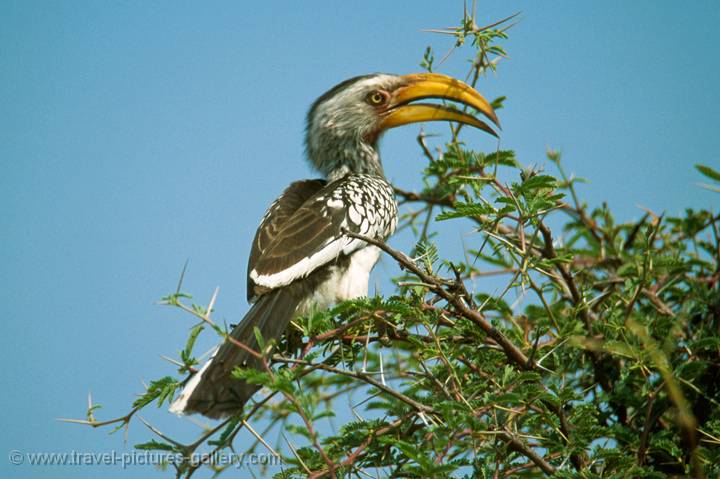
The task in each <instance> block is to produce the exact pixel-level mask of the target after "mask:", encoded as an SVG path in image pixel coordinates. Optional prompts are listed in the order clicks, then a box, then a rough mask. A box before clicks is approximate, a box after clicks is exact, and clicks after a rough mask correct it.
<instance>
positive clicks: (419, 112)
mask: <svg viewBox="0 0 720 479" xmlns="http://www.w3.org/2000/svg"><path fill="white" fill-rule="evenodd" d="M402 78H403V79H404V80H405V83H404V84H403V85H402V86H400V87H399V88H397V89H395V91H394V92H393V93H392V96H391V98H390V103H389V107H388V110H387V111H386V113H385V114H384V118H383V119H382V121H381V123H380V128H381V129H383V130H387V129H389V128H395V127H396V126H401V125H407V124H410V123H418V122H422V121H456V122H458V123H464V124H466V125H470V126H474V127H476V128H479V129H481V130H483V131H486V132H488V133H490V134H491V135H493V136H495V137H497V136H498V135H497V133H496V132H495V130H493V129H492V128H491V127H490V125H488V124H487V123H485V122H484V121H482V120H479V119H478V118H476V117H474V116H472V115H469V114H468V113H465V112H462V111H460V110H455V109H453V108H450V107H447V106H444V105H436V104H433V103H414V104H410V102H413V101H416V100H422V99H424V98H441V99H444V100H452V101H456V102H459V103H462V104H464V105H467V106H470V107H472V108H474V109H475V110H477V111H479V112H480V113H482V114H483V115H485V116H486V117H487V118H488V119H489V120H490V121H491V122H492V123H494V124H495V125H496V126H497V127H498V128H499V127H500V123H499V121H498V119H497V116H496V115H495V111H494V110H493V108H492V107H491V106H490V103H488V101H487V100H486V99H485V98H483V96H482V95H480V93H478V92H477V91H476V90H475V89H474V88H472V87H471V86H469V85H467V84H465V83H463V82H461V81H459V80H456V79H454V78H452V77H449V76H447V75H440V74H438V73H415V74H412V75H405V76H404V77H402Z"/></svg>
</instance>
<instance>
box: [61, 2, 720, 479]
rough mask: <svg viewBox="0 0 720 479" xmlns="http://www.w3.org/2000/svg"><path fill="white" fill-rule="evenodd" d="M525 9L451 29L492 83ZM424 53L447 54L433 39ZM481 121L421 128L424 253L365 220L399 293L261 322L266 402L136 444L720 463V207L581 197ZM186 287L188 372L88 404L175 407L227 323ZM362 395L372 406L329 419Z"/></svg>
mask: <svg viewBox="0 0 720 479" xmlns="http://www.w3.org/2000/svg"><path fill="white" fill-rule="evenodd" d="M508 20H510V19H505V20H502V21H500V22H497V23H494V24H493V25H489V26H484V27H481V26H478V24H477V23H476V21H475V19H474V17H473V16H468V15H464V18H463V20H462V23H461V25H460V26H459V27H457V28H455V29H450V30H447V31H442V32H443V33H447V34H450V35H453V36H454V41H455V43H456V44H455V47H456V48H460V47H462V48H464V49H465V51H468V52H469V56H470V58H471V71H470V74H469V78H470V83H471V84H473V85H474V84H475V83H476V82H477V80H478V78H480V77H482V75H483V74H484V73H485V72H487V71H489V70H494V69H495V67H496V64H497V60H498V59H499V58H502V57H504V55H505V53H504V51H503V49H502V47H501V46H500V45H498V44H497V42H498V41H499V40H502V39H504V38H506V30H507V28H508V27H509V23H508ZM422 66H423V67H424V68H426V69H427V70H428V71H432V70H433V53H432V50H431V49H429V48H428V50H427V51H426V52H425V55H424V58H423V61H422ZM502 100H503V98H498V99H496V100H495V101H494V102H493V106H494V107H495V108H496V109H497V108H500V107H501V106H502ZM461 133H462V132H461V127H459V126H451V131H450V135H449V140H448V141H447V143H446V144H444V145H442V146H441V147H439V148H437V150H436V151H435V150H434V149H433V148H431V147H430V146H428V143H427V142H426V138H425V136H424V135H423V134H422V133H421V134H420V136H418V143H419V146H420V148H421V150H422V152H423V154H424V155H425V156H426V157H427V164H426V167H425V169H424V170H423V171H422V175H423V179H424V183H423V184H424V187H423V188H422V190H421V191H406V190H403V189H400V188H397V189H396V193H397V197H398V201H399V203H400V204H401V205H411V207H410V208H407V207H406V208H405V214H404V216H403V222H402V226H404V227H407V228H409V229H411V230H412V232H413V234H415V236H416V238H417V244H416V246H415V247H414V248H413V249H412V251H409V252H408V253H407V254H406V253H403V252H401V251H398V250H396V249H393V248H391V247H390V246H388V245H387V244H383V243H380V242H377V241H375V240H372V239H370V238H364V237H362V236H358V238H361V239H364V240H366V241H368V242H369V243H372V244H375V245H377V246H378V247H380V248H381V249H382V250H383V251H384V252H385V254H386V255H387V256H388V257H389V258H390V260H392V261H395V262H397V263H398V264H399V265H400V267H401V268H402V270H403V274H402V275H401V277H399V278H396V279H395V281H394V284H395V285H396V287H395V291H394V292H393V294H392V295H389V296H387V297H372V298H367V299H359V300H356V301H349V302H346V303H343V304H339V305H337V306H336V307H335V308H333V309H331V310H328V311H322V312H318V313H316V314H313V315H310V316H306V317H300V318H297V319H296V320H295V321H293V322H292V325H291V331H289V332H288V337H289V336H294V337H295V339H294V340H293V341H288V340H284V341H283V342H282V343H281V344H276V345H273V344H266V343H264V342H263V341H261V339H262V338H259V339H260V341H259V344H261V345H262V349H261V350H260V351H256V354H257V355H258V357H260V358H262V364H263V368H264V369H263V370H254V369H240V368H238V369H236V370H235V371H234V375H235V376H236V377H237V378H241V379H243V380H245V381H249V382H252V383H256V384H260V385H262V386H264V389H263V390H262V392H261V393H259V394H258V395H256V399H255V401H254V402H251V403H250V404H248V405H246V407H245V410H244V411H242V412H241V413H238V415H237V416H235V417H232V418H230V419H227V420H225V421H223V422H221V423H219V424H218V425H217V426H215V427H213V428H211V429H208V430H206V431H204V432H203V433H202V434H201V435H200V436H199V437H198V438H197V439H196V440H195V441H193V442H192V443H190V444H183V443H181V442H180V441H178V440H176V439H173V438H171V437H168V436H167V435H165V434H163V433H161V432H160V431H158V430H157V429H155V428H153V427H152V426H149V425H148V426H149V427H150V428H151V430H152V431H153V432H154V433H155V434H157V436H158V437H157V438H153V439H152V440H150V441H149V442H146V443H144V444H139V445H137V446H136V447H137V448H139V449H158V450H162V451H168V452H172V453H177V454H180V455H182V456H183V457H186V458H188V460H187V461H185V462H175V463H173V464H172V466H173V467H174V468H175V472H176V474H177V476H178V477H190V476H192V475H193V474H194V473H195V471H197V470H198V469H199V468H201V467H208V468H213V469H215V470H217V471H221V470H222V469H223V468H226V467H227V464H218V463H217V462H216V461H214V459H213V458H214V457H217V456H213V455H212V454H210V455H207V456H203V457H204V459H200V460H198V459H197V457H198V456H196V455H195V454H196V453H197V452H198V451H205V452H210V453H214V452H223V451H235V448H234V444H235V443H236V438H237V437H238V434H240V433H241V432H243V433H247V434H250V435H252V436H254V438H255V443H254V444H253V446H252V447H251V450H261V449H267V450H268V451H270V453H272V454H273V455H276V456H277V457H279V458H280V459H281V461H282V467H281V468H278V469H277V470H278V471H280V472H278V473H277V474H276V477H279V478H288V479H289V478H295V477H314V478H319V477H361V476H369V477H536V476H543V475H548V476H551V475H552V476H556V477H575V476H583V477H618V476H623V477H626V476H632V477H668V476H685V475H689V476H694V477H706V476H712V477H717V476H718V475H720V447H718V446H719V445H720V412H719V411H720V409H718V405H719V402H720V336H719V335H718V333H719V331H720V294H718V292H719V289H720V233H719V232H718V229H719V228H718V223H719V221H720V217H719V216H718V215H717V214H716V213H714V212H712V211H710V210H700V211H695V210H691V209H687V210H686V211H685V213H684V214H682V215H680V216H677V217H670V216H664V215H662V214H660V215H659V214H655V213H653V212H650V211H648V212H647V213H646V214H645V215H644V216H643V217H642V218H641V219H640V220H639V221H635V222H629V223H617V222H616V221H615V219H614V218H613V215H612V213H611V211H609V209H608V207H607V206H606V205H601V206H599V207H594V208H590V207H589V206H588V205H587V204H585V203H584V202H583V201H582V200H581V199H580V197H579V195H578V192H577V191H576V187H575V186H576V183H577V182H578V181H579V180H578V179H577V178H574V177H573V176H570V175H568V174H567V173H566V171H565V169H564V167H563V163H562V161H561V158H560V155H559V154H558V153H557V152H554V151H550V152H548V153H547V158H548V160H549V164H550V165H552V167H554V169H555V171H554V172H548V171H538V170H534V169H528V168H524V167H523V166H522V164H521V163H520V162H519V161H518V159H516V157H515V154H514V153H513V152H512V151H509V150H502V151H492V152H488V153H483V152H479V151H474V150H471V149H468V148H467V147H466V146H465V145H464V144H463V142H462V140H461ZM697 168H698V170H699V171H700V173H702V174H704V175H705V176H707V177H708V178H709V180H710V181H711V182H716V183H718V184H720V173H718V172H716V171H714V170H712V169H711V168H709V167H705V166H697ZM706 186H707V187H708V188H710V189H714V190H715V191H720V188H718V187H717V186H712V185H706ZM443 221H455V222H462V224H463V226H464V227H465V228H466V229H469V230H471V231H472V232H474V234H472V235H471V236H469V237H468V240H467V245H466V246H467V248H466V251H464V255H463V257H464V258H465V260H463V261H450V260H446V259H442V258H440V257H439V256H438V252H437V248H436V247H435V246H434V243H435V242H436V240H437V239H438V237H437V231H436V229H437V228H436V226H437V225H438V222H443ZM549 224H552V225H553V228H552V229H551V228H550V226H549ZM402 226H401V227H402ZM488 276H492V277H494V278H496V280H495V281H494V282H493V283H492V285H491V286H490V287H487V288H484V287H483V286H482V285H483V284H485V283H487V282H486V281H479V280H480V279H482V278H484V277H488ZM498 281H501V282H502V283H500V284H502V285H503V287H502V288H500V290H499V291H500V292H499V293H498V292H497V285H498V284H499V283H498ZM181 285H182V281H181V282H180V286H178V288H177V291H176V292H175V293H173V294H171V295H169V296H167V297H166V298H164V299H163V303H164V304H167V305H170V306H173V307H176V308H180V309H181V310H183V311H185V312H187V313H188V314H190V315H192V317H194V318H195V319H196V320H197V325H196V326H195V327H194V328H193V329H192V330H191V333H190V337H189V339H188V341H187V344H186V346H185V348H184V349H183V350H182V351H181V353H180V359H179V360H178V361H176V364H177V365H178V366H179V371H178V372H179V377H174V376H173V377H171V376H168V377H165V378H162V379H159V380H157V381H153V382H151V383H150V385H149V387H148V388H147V390H146V391H145V392H144V393H143V394H142V395H141V396H140V397H139V398H138V399H137V400H136V401H135V402H134V403H133V405H132V409H131V410H130V412H129V413H128V414H127V415H126V416H123V417H120V418H117V419H112V420H108V421H98V420H96V419H95V417H94V415H93V413H94V410H95V409H96V407H97V406H96V405H93V404H91V405H90V407H89V410H88V417H87V420H81V421H77V420H76V421H75V422H81V423H85V424H89V425H92V426H104V425H115V426H116V427H117V429H121V428H122V427H123V426H125V427H126V426H127V425H128V424H129V423H130V422H131V421H132V420H133V418H134V416H135V414H136V413H137V412H138V411H139V410H141V409H143V408H145V407H148V406H150V405H151V404H156V405H157V406H166V405H167V404H168V403H169V401H170V400H172V398H173V395H174V394H175V393H176V392H177V391H178V390H179V388H180V387H181V386H182V385H183V383H184V381H186V380H187V377H188V375H189V373H192V372H193V371H195V369H196V366H197V365H198V363H199V361H198V359H196V356H195V353H194V352H193V348H194V344H195V341H196V338H197V337H198V335H199V334H201V333H202V332H203V331H214V332H215V333H217V334H218V335H219V336H221V338H224V337H227V331H226V329H225V328H224V327H221V326H219V325H218V324H216V323H215V322H214V321H213V319H212V313H213V310H214V305H215V299H216V295H213V297H212V299H211V301H210V302H209V304H208V305H207V306H199V305H196V304H193V303H192V298H191V297H190V296H189V295H187V294H185V293H183V292H182V289H181ZM298 338H299V339H298ZM298 341H299V342H300V344H301V347H300V349H299V350H298V349H297V348H296V345H297V343H298ZM290 343H292V344H293V347H292V348H291V346H290ZM238 347H240V345H238ZM343 405H345V407H349V408H350V409H351V410H352V415H351V416H347V417H351V418H352V419H351V420H348V421H347V422H346V423H345V424H343V425H342V426H341V427H339V428H334V427H328V426H327V423H328V421H329V422H332V417H333V416H335V413H334V411H336V410H338V409H339V408H341V407H342V406H343ZM348 405H349V406H348ZM256 423H263V424H264V425H266V429H265V431H263V432H257V431H256V430H255V429H254V428H253V427H252V425H251V424H256ZM273 428H275V430H279V432H280V433H281V434H278V435H277V437H278V438H279V439H278V440H277V441H275V443H274V444H272V443H273V442H274V441H272V440H270V439H269V437H270V435H269V432H268V431H272V430H273ZM280 438H282V439H280Z"/></svg>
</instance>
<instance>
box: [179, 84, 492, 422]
mask: <svg viewBox="0 0 720 479" xmlns="http://www.w3.org/2000/svg"><path fill="white" fill-rule="evenodd" d="M426 98H437V99H443V100H451V101H456V102H459V103H461V104H464V105H467V106H469V107H471V108H474V109H475V110H477V111H478V112H480V113H481V114H483V115H484V116H485V117H486V118H488V119H489V120H490V121H491V122H492V123H494V124H495V125H499V124H498V120H497V117H496V116H495V112H494V111H493V109H492V107H491V106H490V104H489V103H488V102H487V100H485V98H483V97H482V96H481V95H480V94H479V93H478V92H477V91H475V90H474V89H473V88H471V87H470V86H468V85H466V84H465V83H463V82H460V81H458V80H455V79H453V78H451V77H448V76H445V75H439V74H434V73H419V74H412V75H404V76H397V75H386V74H373V75H365V76H360V77H355V78H351V79H349V80H346V81H344V82H342V83H340V84H339V85H337V86H335V87H334V88H332V89H331V90H329V91H328V92H327V93H325V94H324V95H322V96H321V97H320V98H318V99H317V100H316V101H315V103H313V105H312V107H311V108H310V111H309V112H308V115H307V130H306V139H305V146H306V153H307V158H308V160H309V161H310V163H311V164H312V166H313V167H314V168H315V169H316V170H317V171H318V172H320V173H321V174H322V176H323V178H322V179H314V180H302V181H297V182H295V183H292V184H291V185H290V186H289V187H288V188H287V189H286V190H285V191H284V192H283V193H282V195H280V197H279V198H278V199H277V200H275V202H274V203H273V204H272V205H271V206H270V208H269V209H268V210H267V213H266V214H265V216H264V217H263V219H262V222H261V223H260V227H259V228H258V230H257V233H256V234H255V239H254V240H253V243H252V248H251V251H250V259H249V262H248V300H249V301H251V302H252V303H253V305H252V307H251V308H250V310H249V311H248V313H247V314H246V315H245V317H244V318H243V320H242V321H241V322H240V324H238V325H237V326H236V327H235V328H234V329H233V331H232V332H231V333H230V337H232V338H234V340H235V341H237V342H240V343H242V344H244V345H246V346H247V348H249V349H250V350H254V351H257V350H258V349H259V346H258V342H257V339H256V335H255V329H256V328H257V330H259V332H260V334H261V335H262V337H263V339H264V341H266V342H268V341H270V340H278V339H279V338H280V337H281V336H282V335H283V334H284V332H285V330H286V329H287V327H288V324H289V323H290V320H291V319H293V317H295V316H296V315H300V314H304V313H305V312H307V311H308V310H309V309H310V308H326V307H327V306H329V305H330V304H333V303H336V302H339V301H343V300H347V299H353V298H358V297H362V296H366V295H367V292H368V279H369V275H370V271H371V270H372V268H373V266H374V265H375V263H376V262H377V260H378V257H379V255H380V250H379V249H378V248H377V247H376V246H372V245H369V244H368V243H366V242H364V241H362V240H360V239H357V238H354V237H351V236H349V235H348V234H347V232H352V233H355V234H361V235H363V236H367V237H371V238H374V239H378V240H385V239H386V238H387V237H388V236H390V235H391V234H392V233H393V232H394V230H395V226H396V224H397V205H396V203H395V199H394V194H393V188H392V186H391V185H390V184H389V183H388V181H387V180H386V179H385V175H384V173H383V167H382V163H381V161H380V153H379V151H378V141H379V140H380V136H381V135H382V134H383V133H384V132H385V131H387V130H388V129H390V128H394V127H397V126H401V125H407V124H409V123H416V122H425V121H438V120H445V121H454V122H458V123H464V124H467V125H471V126H474V127H477V128H479V129H481V130H484V131H486V132H488V133H490V134H491V135H494V136H497V134H496V133H495V131H494V130H493V129H492V128H491V127H490V126H489V125H488V124H487V123H485V122H484V121H482V120H480V119H478V118H476V117H474V116H472V115H470V114H468V113H465V112H463V111H460V110H457V109H454V108H450V107H448V106H444V105H440V104H433V103H415V102H416V101H417V100H422V99H426ZM259 365H260V362H259V360H258V359H257V357H256V356H255V355H253V354H251V353H250V352H249V351H248V350H246V349H244V348H241V347H239V346H238V345H237V344H236V343H235V342H232V341H230V340H226V341H225V342H223V344H221V345H220V346H219V348H218V349H217V350H216V352H215V354H214V355H213V357H212V358H211V359H210V360H209V361H208V362H207V363H205V365H204V366H203V367H202V368H201V369H200V370H199V371H198V372H196V373H195V374H194V375H193V376H192V377H191V378H190V380H189V381H188V382H187V384H186V385H185V387H184V389H183V391H182V393H181V394H180V396H179V397H178V398H177V399H176V400H175V401H174V402H173V404H172V405H171V407H170V410H171V411H173V412H176V413H200V414H203V415H205V416H207V417H211V418H220V417H225V416H229V415H232V414H235V413H237V412H238V411H239V410H241V409H242V408H243V406H244V404H245V402H247V401H248V400H249V399H250V397H251V396H252V395H253V394H254V393H255V391H257V389H258V386H256V385H253V384H248V383H246V382H244V381H242V380H238V379H234V378H233V377H232V375H231V372H232V370H233V369H234V368H235V367H238V366H241V367H255V368H257V367H259Z"/></svg>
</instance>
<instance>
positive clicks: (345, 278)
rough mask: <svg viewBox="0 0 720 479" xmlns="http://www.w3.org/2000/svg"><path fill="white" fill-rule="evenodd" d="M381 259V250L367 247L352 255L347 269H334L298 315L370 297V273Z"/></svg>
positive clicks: (300, 308)
mask: <svg viewBox="0 0 720 479" xmlns="http://www.w3.org/2000/svg"><path fill="white" fill-rule="evenodd" d="M379 257H380V249H379V248H377V247H376V246H366V247H364V248H361V249H359V250H357V251H355V252H354V253H352V255H350V265H349V266H348V267H347V268H340V267H337V266H333V267H332V271H331V274H330V277H329V278H328V279H327V280H325V281H324V282H322V283H321V284H320V285H319V286H318V287H317V288H315V291H314V293H313V294H312V296H310V297H309V298H308V299H306V300H305V301H303V302H302V303H301V304H300V306H299V307H298V314H307V313H308V312H310V311H312V310H322V309H326V308H328V307H329V306H331V305H333V304H336V303H339V302H340V301H345V300H348V299H355V298H361V297H363V296H367V295H368V282H369V280H370V271H372V269H373V267H374V266H375V263H377V260H378V258H379Z"/></svg>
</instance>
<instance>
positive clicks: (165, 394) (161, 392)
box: [133, 376, 180, 408]
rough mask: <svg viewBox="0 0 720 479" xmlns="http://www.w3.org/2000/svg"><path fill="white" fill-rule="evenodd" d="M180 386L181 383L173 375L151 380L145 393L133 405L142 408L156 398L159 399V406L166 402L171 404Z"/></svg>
mask: <svg viewBox="0 0 720 479" xmlns="http://www.w3.org/2000/svg"><path fill="white" fill-rule="evenodd" d="M179 386H180V383H179V382H178V381H177V380H176V379H175V378H173V377H171V376H165V377H164V378H161V379H158V380H156V381H151V382H150V385H149V386H148V388H147V391H145V394H143V395H142V396H140V397H139V398H137V399H136V400H135V401H134V402H133V407H134V408H142V407H145V406H147V405H148V404H150V403H151V402H153V401H155V400H157V407H160V406H162V405H163V404H164V403H166V402H167V403H168V404H169V403H170V402H172V399H173V395H174V394H175V390H176V389H177V388H178V387H179Z"/></svg>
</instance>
